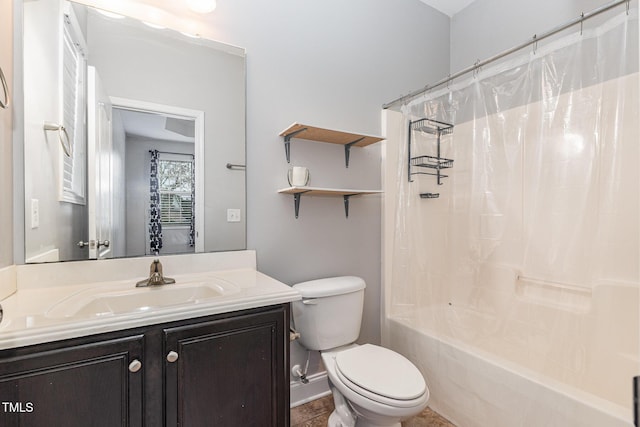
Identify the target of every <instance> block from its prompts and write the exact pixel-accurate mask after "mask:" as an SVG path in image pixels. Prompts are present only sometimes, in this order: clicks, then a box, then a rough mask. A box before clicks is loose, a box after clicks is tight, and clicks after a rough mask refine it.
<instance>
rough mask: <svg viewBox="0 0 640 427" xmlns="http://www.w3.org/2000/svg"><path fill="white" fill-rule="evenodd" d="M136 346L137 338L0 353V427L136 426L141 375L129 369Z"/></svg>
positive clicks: (138, 346) (138, 351)
mask: <svg viewBox="0 0 640 427" xmlns="http://www.w3.org/2000/svg"><path fill="white" fill-rule="evenodd" d="M48 347H50V346H48ZM142 347H143V339H142V336H141V335H138V336H133V337H126V338H120V339H114V340H109V341H102V342H94V343H88V344H83V345H75V346H65V347H62V348H59V349H47V350H45V351H38V347H34V348H33V352H31V351H25V350H24V349H19V350H18V351H12V350H6V351H3V352H2V353H0V425H1V426H3V427H12V426H16V427H17V426H20V427H30V426H33V427H42V426H47V427H56V426H60V427H75V426H78V427H81V426H92V427H101V426H104V427H114V426H136V427H137V426H142V370H139V371H137V372H130V370H129V364H130V363H131V362H133V361H134V360H135V359H139V358H140V357H141V355H142ZM16 353H17V354H16ZM135 367H136V365H135V364H134V365H133V370H135Z"/></svg>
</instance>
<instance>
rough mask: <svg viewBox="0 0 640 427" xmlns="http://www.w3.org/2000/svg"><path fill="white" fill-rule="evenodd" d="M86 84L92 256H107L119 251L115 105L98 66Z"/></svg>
mask: <svg viewBox="0 0 640 427" xmlns="http://www.w3.org/2000/svg"><path fill="white" fill-rule="evenodd" d="M87 88H88V91H87V95H88V96H87V98H88V108H87V129H88V138H87V144H88V153H89V156H88V162H87V171H88V215H89V220H88V223H89V258H92V259H95V258H97V259H104V258H112V257H113V256H114V252H116V251H114V250H113V247H114V242H113V236H112V228H113V226H114V206H115V207H116V208H117V201H116V199H115V194H114V191H113V190H114V188H113V176H114V174H113V157H114V154H115V153H114V149H113V140H112V135H111V116H112V106H111V101H110V100H109V96H108V95H107V93H106V92H105V90H104V88H103V85H102V82H101V81H100V77H99V76H98V74H97V72H96V69H95V68H94V67H91V66H90V67H88V73H87ZM117 255H120V254H117Z"/></svg>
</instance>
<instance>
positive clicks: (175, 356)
mask: <svg viewBox="0 0 640 427" xmlns="http://www.w3.org/2000/svg"><path fill="white" fill-rule="evenodd" d="M176 360H178V353H176V352H175V351H170V352H169V354H167V362H170V363H173V362H175V361H176Z"/></svg>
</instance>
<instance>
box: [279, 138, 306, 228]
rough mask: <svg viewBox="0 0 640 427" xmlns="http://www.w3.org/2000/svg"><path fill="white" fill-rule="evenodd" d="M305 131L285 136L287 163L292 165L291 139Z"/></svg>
mask: <svg viewBox="0 0 640 427" xmlns="http://www.w3.org/2000/svg"><path fill="white" fill-rule="evenodd" d="M305 130H307V128H302V129H298V130H297V131H295V132H291V133H290V134H287V135H285V136H284V154H285V155H286V156H287V163H291V138H294V137H295V136H296V135H297V134H299V133H300V132H304V131H305ZM296 218H297V216H296Z"/></svg>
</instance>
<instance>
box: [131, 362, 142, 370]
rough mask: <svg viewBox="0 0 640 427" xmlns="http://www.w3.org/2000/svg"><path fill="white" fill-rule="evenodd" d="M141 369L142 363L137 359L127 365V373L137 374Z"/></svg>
mask: <svg viewBox="0 0 640 427" xmlns="http://www.w3.org/2000/svg"><path fill="white" fill-rule="evenodd" d="M141 368H142V362H141V361H139V360H138V359H134V360H133V361H132V362H131V363H129V372H138V371H139V370H140V369H141Z"/></svg>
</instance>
